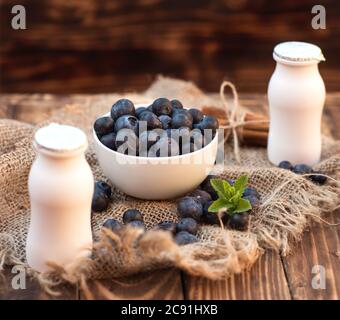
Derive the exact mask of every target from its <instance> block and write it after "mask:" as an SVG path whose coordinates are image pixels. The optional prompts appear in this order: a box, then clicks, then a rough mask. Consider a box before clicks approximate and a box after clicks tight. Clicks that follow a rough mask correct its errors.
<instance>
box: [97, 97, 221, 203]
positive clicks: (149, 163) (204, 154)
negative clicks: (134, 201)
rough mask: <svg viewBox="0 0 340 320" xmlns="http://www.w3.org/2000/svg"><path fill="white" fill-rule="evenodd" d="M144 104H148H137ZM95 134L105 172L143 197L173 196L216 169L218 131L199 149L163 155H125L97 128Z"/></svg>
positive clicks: (121, 186)
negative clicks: (106, 141)
mask: <svg viewBox="0 0 340 320" xmlns="http://www.w3.org/2000/svg"><path fill="white" fill-rule="evenodd" d="M141 106H147V105H144V104H143V105H136V107H141ZM108 115H109V113H107V114H105V115H103V116H102V117H104V116H108ZM93 136H94V146H95V151H96V154H97V158H98V161H99V164H100V166H101V168H102V170H103V172H104V174H105V176H106V177H107V178H108V179H109V180H110V181H111V182H112V184H114V185H115V186H116V187H117V188H118V189H120V190H121V191H123V192H124V193H126V194H128V195H130V196H133V197H136V198H141V199H153V200H162V199H171V198H175V197H178V196H181V195H183V194H185V193H187V192H189V191H191V190H193V189H195V188H196V187H197V186H198V185H199V184H200V183H201V182H202V181H203V180H204V179H205V178H206V176H207V175H208V174H209V173H210V171H211V170H212V169H213V167H214V163H215V160H216V155H217V146H218V134H217V133H216V135H215V137H214V139H213V140H212V141H211V142H210V143H209V144H208V145H206V146H205V147H204V148H202V149H200V150H197V151H195V152H192V153H188V154H184V155H180V156H173V157H161V158H147V157H136V156H131V155H125V154H122V153H119V152H116V151H113V150H111V149H109V148H107V147H106V146H104V145H103V144H102V143H101V142H100V141H99V139H98V137H97V135H96V133H95V131H94V130H93Z"/></svg>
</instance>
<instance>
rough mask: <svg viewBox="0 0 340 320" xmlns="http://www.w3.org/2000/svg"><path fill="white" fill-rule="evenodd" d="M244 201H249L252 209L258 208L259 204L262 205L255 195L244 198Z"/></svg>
mask: <svg viewBox="0 0 340 320" xmlns="http://www.w3.org/2000/svg"><path fill="white" fill-rule="evenodd" d="M243 199H245V200H249V202H250V204H251V206H252V207H256V206H257V205H258V204H260V199H259V198H258V197H257V196H256V195H254V194H250V195H248V196H244V197H243Z"/></svg>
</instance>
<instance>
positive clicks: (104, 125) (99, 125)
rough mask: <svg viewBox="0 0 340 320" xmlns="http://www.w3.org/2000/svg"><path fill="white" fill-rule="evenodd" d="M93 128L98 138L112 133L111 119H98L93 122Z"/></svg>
mask: <svg viewBox="0 0 340 320" xmlns="http://www.w3.org/2000/svg"><path fill="white" fill-rule="evenodd" d="M93 127H94V131H95V132H96V134H97V136H98V138H101V137H102V136H104V135H106V134H108V133H111V132H112V131H113V119H112V118H111V117H102V118H99V119H97V120H96V121H95V123H94V125H93Z"/></svg>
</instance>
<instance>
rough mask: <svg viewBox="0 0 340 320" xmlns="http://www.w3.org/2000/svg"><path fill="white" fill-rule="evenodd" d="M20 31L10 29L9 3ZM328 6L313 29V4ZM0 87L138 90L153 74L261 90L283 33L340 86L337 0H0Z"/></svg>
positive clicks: (330, 84)
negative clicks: (20, 18) (17, 12)
mask: <svg viewBox="0 0 340 320" xmlns="http://www.w3.org/2000/svg"><path fill="white" fill-rule="evenodd" d="M19 3H20V4H23V5H24V6H25V7H26V9H27V30H22V31H14V30H12V29H11V17H12V15H11V8H12V6H13V5H15V4H19ZM315 4H322V5H324V6H325V7H326V10H327V28H326V30H314V29H313V28H312V27H311V19H312V16H313V15H312V13H311V9H312V6H313V5H315ZM0 5H1V6H0V8H1V13H0V68H1V69H0V72H1V74H0V92H7V93H10V92H12V93H13V92H21V93H32V92H51V93H79V92H82V93H94V92H113V91H115V92H116V91H129V90H143V89H145V88H147V87H148V85H149V84H150V83H151V82H152V81H153V79H154V78H155V77H156V76H157V74H164V75H168V76H173V77H180V78H183V79H187V80H192V81H195V82H196V83H197V84H198V85H199V86H200V87H202V88H204V89H205V90H207V91H217V90H218V88H219V84H220V82H221V81H222V80H223V79H229V80H232V81H234V82H235V83H236V85H237V87H238V89H239V90H241V91H243V92H261V93H264V92H265V91H266V87H267V82H268V79H269V77H270V75H271V73H272V71H273V68H274V62H273V60H272V56H271V54H272V49H273V47H274V45H275V44H276V43H278V42H281V41H286V40H304V41H309V42H313V43H316V44H318V45H319V46H321V48H322V49H323V51H324V54H325V56H326V58H327V62H326V63H323V64H322V66H320V67H321V72H322V75H323V77H324V79H325V82H326V86H327V89H328V91H336V90H339V89H340V86H339V84H340V81H339V78H340V59H339V57H340V1H339V0H328V1H327V0H325V1H313V0H299V1H297V0H281V1H272V0H216V1H203V0H171V1H163V0H135V1H133V0H124V1H118V0H110V1H109V0H105V1H99V0H20V1H17V0H0Z"/></svg>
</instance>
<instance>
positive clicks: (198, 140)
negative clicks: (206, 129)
mask: <svg viewBox="0 0 340 320" xmlns="http://www.w3.org/2000/svg"><path fill="white" fill-rule="evenodd" d="M203 138H204V137H203V134H202V131H201V130H199V129H193V130H191V132H190V142H191V143H193V145H194V146H195V149H196V150H199V149H202V148H203V145H204V139H203Z"/></svg>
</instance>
